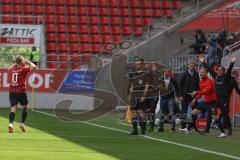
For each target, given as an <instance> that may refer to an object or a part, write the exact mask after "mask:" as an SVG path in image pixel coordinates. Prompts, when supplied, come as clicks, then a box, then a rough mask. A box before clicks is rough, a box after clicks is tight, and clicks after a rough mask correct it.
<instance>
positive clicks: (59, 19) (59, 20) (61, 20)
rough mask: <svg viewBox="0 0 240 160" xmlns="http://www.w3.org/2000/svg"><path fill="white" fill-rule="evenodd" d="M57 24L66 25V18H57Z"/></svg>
mask: <svg viewBox="0 0 240 160" xmlns="http://www.w3.org/2000/svg"><path fill="white" fill-rule="evenodd" d="M57 22H58V24H65V23H66V18H65V16H57Z"/></svg>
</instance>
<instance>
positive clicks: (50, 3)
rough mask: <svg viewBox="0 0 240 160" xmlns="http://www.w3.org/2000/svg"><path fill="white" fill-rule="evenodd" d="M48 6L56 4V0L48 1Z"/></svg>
mask: <svg viewBox="0 0 240 160" xmlns="http://www.w3.org/2000/svg"><path fill="white" fill-rule="evenodd" d="M45 3H46V5H54V4H55V0H46V2H45Z"/></svg>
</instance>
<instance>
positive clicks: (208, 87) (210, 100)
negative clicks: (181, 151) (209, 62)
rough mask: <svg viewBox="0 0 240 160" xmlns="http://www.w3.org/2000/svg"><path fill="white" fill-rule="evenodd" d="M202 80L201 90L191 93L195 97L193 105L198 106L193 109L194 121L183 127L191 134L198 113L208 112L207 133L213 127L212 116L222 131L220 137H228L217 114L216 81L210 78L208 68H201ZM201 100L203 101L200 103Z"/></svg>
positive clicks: (200, 83)
mask: <svg viewBox="0 0 240 160" xmlns="http://www.w3.org/2000/svg"><path fill="white" fill-rule="evenodd" d="M200 77H201V81H200V82H199V90H198V91H194V92H193V93H191V95H192V96H193V97H194V96H195V98H194V99H193V100H192V103H191V104H192V105H193V106H196V108H194V109H193V111H192V123H191V124H190V125H189V126H188V128H187V129H183V131H184V132H185V133H186V134H189V131H190V129H191V127H194V128H196V120H197V115H198V114H199V113H204V112H206V111H207V112H208V118H207V126H206V130H205V131H204V133H205V134H209V129H210V127H211V122H212V118H214V119H215V121H216V123H217V124H218V127H219V129H220V131H221V134H220V135H219V136H218V137H219V138H224V137H226V134H225V132H224V129H223V126H222V123H221V121H220V120H219V119H218V117H217V116H216V114H217V96H216V92H215V89H214V82H213V80H211V79H210V78H208V71H207V69H206V68H201V70H200ZM199 101H201V103H198V102H199Z"/></svg>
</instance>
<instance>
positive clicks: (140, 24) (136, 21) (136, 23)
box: [132, 18, 143, 26]
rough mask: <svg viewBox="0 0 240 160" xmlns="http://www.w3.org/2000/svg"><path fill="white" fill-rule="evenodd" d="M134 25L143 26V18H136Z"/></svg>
mask: <svg viewBox="0 0 240 160" xmlns="http://www.w3.org/2000/svg"><path fill="white" fill-rule="evenodd" d="M132 21H133V26H142V23H143V22H142V19H141V18H134V19H133V20H132Z"/></svg>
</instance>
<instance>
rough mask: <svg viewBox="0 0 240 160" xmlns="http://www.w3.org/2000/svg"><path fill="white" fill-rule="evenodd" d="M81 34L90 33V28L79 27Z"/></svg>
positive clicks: (85, 26)
mask: <svg viewBox="0 0 240 160" xmlns="http://www.w3.org/2000/svg"><path fill="white" fill-rule="evenodd" d="M79 33H88V26H87V25H81V26H79Z"/></svg>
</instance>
